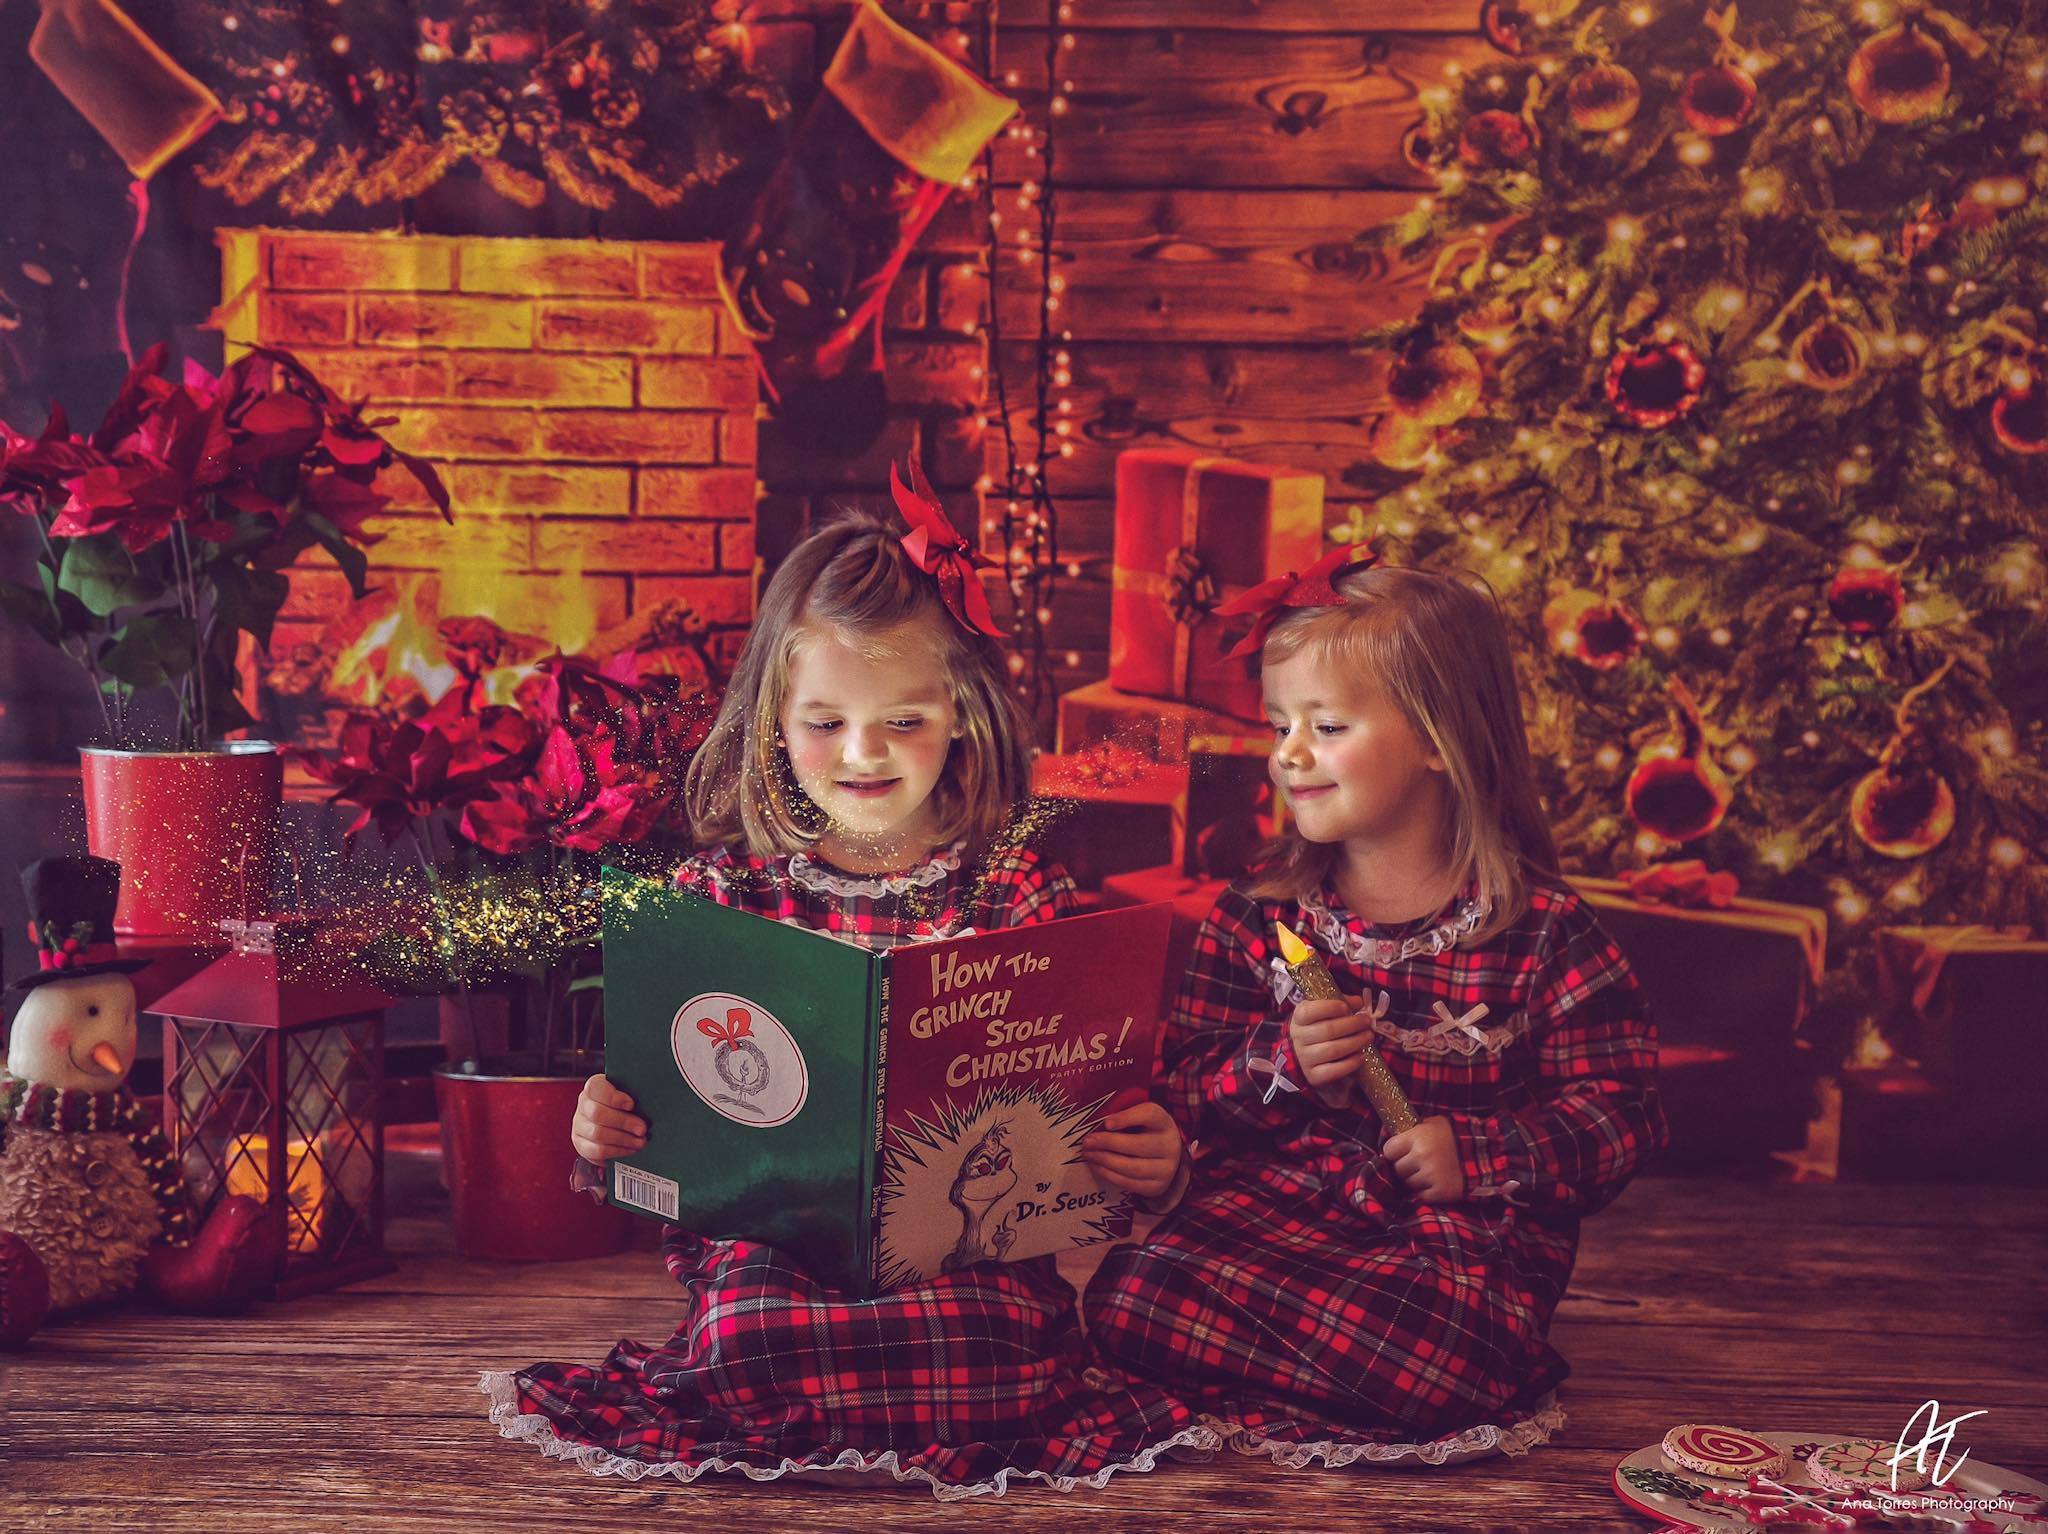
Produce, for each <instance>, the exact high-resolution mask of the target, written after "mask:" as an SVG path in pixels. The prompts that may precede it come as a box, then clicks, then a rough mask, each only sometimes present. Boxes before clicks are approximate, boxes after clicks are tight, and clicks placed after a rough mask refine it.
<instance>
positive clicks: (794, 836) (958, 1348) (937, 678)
mask: <svg viewBox="0 0 2048 1534" xmlns="http://www.w3.org/2000/svg"><path fill="white" fill-rule="evenodd" d="M897 502H898V505H899V506H900V507H901V508H902V510H903V512H904V514H905V516H906V517H907V518H908V519H909V520H910V522H911V524H912V527H913V531H912V532H911V533H910V534H909V535H907V536H906V535H904V534H902V533H900V532H898V531H896V530H893V529H892V528H890V527H889V526H888V525H887V524H885V523H883V522H881V521H879V520H876V519H874V518H866V517H851V518H848V519H846V520H843V521H839V522H836V523H833V524H831V525H829V526H826V527H824V528H822V529H820V530H819V531H817V532H815V533H813V534H812V535H811V536H810V537H808V538H806V539H805V540H804V541H803V542H802V543H800V544H799V545H798V546H797V547H796V548H795V549H794V550H792V551H791V553H790V555H789V556H788V558H787V559H786V560H785V561H784V562H783V564H782V565H781V567H780V568H779V569H778V570H777V572H776V574H775V577H774V579H773V580H771V581H770V582H769V584H768V589H767V591H766V592H765V593H764V594H763V597H762V600H761V610H760V614H759V616H758V618H757V619H756V621H755V624H754V627H753V630H752V632H751V633H750V634H749V635H748V637H747V641H746V644H745V646H744V647H743V648H742V650H741V652H740V656H739V659H738V662H737V664H736V665H735V668H734V672H733V677H732V683H731V686H730V688H729V690H728V692H727V694H726V697H725V702H724V705H723V707H722V708H721V710H720V713H719V715H718V718H717V720H716V722H715V723H714V725H713V727H712V730H711V733H710V735H709V737H708V738H707V739H706V741H705V743H704V745H703V747H702V748H701V749H700V750H699V752H698V754H697V756H696V758H695V760H694V761H693V762H692V763H691V766H690V772H689V777H688V780H687V796H688V801H689V809H690V815H691V820H692V823H693V826H694V829H695V832H696V835H697V839H698V841H699V843H700V844H701V845H705V846H707V847H709V848H710V849H711V850H709V851H708V852H706V853H704V854H703V855H701V856H699V857H697V858H694V859H693V860H691V861H690V862H689V863H688V864H686V865H685V866H684V867H683V868H682V869H681V870H680V871H679V872H678V874H677V880H678V882H679V883H681V884H682V885H684V886H685V887H687V888H690V889H693V890H696V891H697V892H699V893H701V894H702V895H704V896H706V897H707V898H709V899H711V900H715V901H718V902H719V903H720V904H723V905H733V906H740V907H743V908H745V909H746V910H749V911H753V912H755V913H756V914H759V915H763V916H769V917H773V918H775V919H777V920H780V921H788V922H798V923H801V924H803V925H805V926H808V927H813V928H817V929H819V930H821V931H828V932H833V933H838V934H840V935H842V936H844V937H847V938H849V939H851V940H853V941H856V942H860V943H863V944H865V945H868V946H870V947H874V948H884V947H893V946H895V945H897V944H899V943H903V942H907V941H910V940H912V939H915V938H917V937H920V936H924V937H929V936H931V935H933V934H935V933H952V932H957V931H959V930H961V929H963V928H966V927H973V928H975V929H978V930H988V929H990V928H998V927H1014V926H1022V925H1025V924H1028V923H1033V922H1044V921H1050V920H1053V919H1054V918H1056V917H1058V916H1061V915H1065V914H1068V913H1069V911H1070V910H1071V909H1072V904H1073V893H1074V891H1073V884H1072V882H1071V881H1070V880H1069V879H1068V878H1067V876H1066V875H1065V873H1064V872H1062V871H1061V870H1060V869H1059V868H1058V867H1057V866H1056V865H1052V864H1048V863H1047V862H1045V861H1044V860H1042V859H1041V858H1039V857H1038V856H1037V855H1036V854H1035V853H1033V852H1032V851H1031V850H1030V849H1028V848H1026V847H1022V846H1019V845H1016V844H1014V842H1013V841H1009V840H1008V839H1006V838H1005V837H1004V835H1003V832H1004V827H1005V824H1006V822H1007V821H1008V819H1009V817H1010V813H1011V810H1012V808H1013V807H1014V805H1015V804H1016V803H1017V801H1019V800H1020V799H1021V798H1022V797H1023V796H1024V794H1025V792H1026V785H1027V782H1028V776H1029V774H1028V755H1027V750H1028V748H1027V746H1026V728H1025V725H1024V722H1023V720H1022V718H1021V715H1020V713H1019V710H1018V709H1017V706H1016V703H1015V701H1014V699H1013V697H1012V694H1011V692H1010V689H1009V687H1008V685H1007V683H1006V676H1007V670H1006V667H1005V665H1004V663H1003V657H1002V652H1001V650H1000V649H999V647H998V646H997V644H996V642H995V639H994V637H993V636H994V635H995V633H996V632H997V630H996V628H995V624H994V622H993V620H992V618H991V617H990V615H989V611H988V607H987V604H986V601H985V600H984V599H983V598H982V595H981V589H980V586H979V584H978V577H977V575H976V573H975V571H974V569H973V566H972V563H971V561H970V559H969V557H968V555H967V553H966V550H965V547H964V545H963V544H962V543H961V540H960V538H959V536H958V534H957V533H955V532H954V530H953V529H952V527H951V526H949V525H948V524H947V522H946V520H945V516H944V513H943V512H942V511H941V510H940V508H939V506H938V503H937V502H936V500H933V499H931V497H930V494H929V492H928V491H927V490H925V488H924V486H923V485H922V483H921V481H918V482H917V487H916V490H915V491H911V490H906V489H904V488H903V487H902V486H901V485H899V486H898V487H897ZM1103 1123H1104V1127H1103V1129H1102V1130H1101V1131H1100V1132H1098V1133H1097V1134H1096V1135H1095V1136H1093V1137H1091V1139H1090V1140H1089V1141H1088V1142H1084V1156H1085V1158H1086V1159H1087V1160H1089V1161H1090V1162H1091V1164H1092V1165H1093V1166H1094V1168H1095V1171H1096V1175H1097V1176H1098V1177H1099V1178H1101V1179H1102V1180H1103V1181H1105V1182H1109V1183H1113V1184H1114V1185H1116V1186H1118V1187H1121V1188H1125V1189H1128V1190H1130V1191H1131V1192H1133V1193H1135V1194H1138V1195H1140V1196H1141V1197H1142V1196H1145V1195H1152V1194H1158V1193H1160V1192H1162V1191H1163V1190H1164V1189H1165V1188H1166V1186H1167V1184H1168V1182H1169V1181H1170V1180H1171V1178H1172V1176H1173V1173H1174V1168H1175V1165H1176V1162H1177V1160H1178V1156H1179V1136H1178V1133H1177V1131H1176V1130H1175V1129H1174V1127H1173V1123H1172V1120H1171V1119H1170V1118H1169V1117H1168V1115H1167V1113H1166V1111H1165V1110H1164V1109H1162V1108H1160V1107H1159V1106H1157V1105H1156V1104H1151V1103H1147V1104H1142V1105H1140V1106H1138V1107H1135V1108H1131V1109H1128V1110H1125V1111H1123V1112H1121V1113H1113V1114H1110V1115H1108V1116H1107V1117H1106V1118H1105V1119H1104V1121H1103ZM572 1139H573V1143H574V1146H575V1150H576V1153H577V1155H578V1156H579V1157H581V1158H582V1164H581V1165H580V1166H579V1168H578V1170H579V1174H580V1176H579V1182H580V1184H581V1185H584V1186H591V1187H596V1186H598V1185H599V1184H600V1182H601V1175H600V1174H599V1173H598V1172H597V1167H598V1166H599V1165H601V1164H602V1163H603V1162H604V1161H606V1160H608V1159H610V1158H612V1157H614V1156H621V1155H628V1154H630V1153H631V1152H633V1151H635V1150H637V1149H639V1148H640V1147H641V1146H642V1145H643V1144H644V1143H645V1140H646V1125H645V1123H644V1122H643V1121H642V1120H641V1118H640V1117H639V1116H638V1115H637V1114H636V1113H635V1112H634V1104H633V1102H632V1101H631V1099H630V1098H628V1097H627V1096H626V1094H625V1093H623V1092H622V1091H620V1090H619V1089H618V1088H616V1087H614V1086H613V1085H611V1083H609V1082H608V1081H607V1080H606V1079H605V1078H604V1077H603V1076H593V1077H591V1078H590V1080H589V1081H588V1082H587V1083H586V1084H585V1086H584V1091H583V1097H582V1100H581V1102H580V1103H579V1104H578V1107H577V1114H576V1121H575V1126H574V1131H573V1135H572ZM662 1256H663V1258H664V1260H665V1261H666V1263H667V1265H668V1269H669V1272H670V1273H671V1274H673V1275H674V1277H675V1279H676V1282H677V1283H678V1284H680V1285H681V1286H682V1287H683V1290H684V1292H685V1295H686V1302H685V1309H684V1314H683V1318H682V1321H681V1324H680V1325H679V1327H678V1328H677V1330H676V1333H675V1335H674V1336H673V1337H672V1338H671V1339H670V1340H669V1341H668V1342H667V1343H666V1344H665V1345H663V1346H660V1347H645V1346H642V1345H640V1344H639V1343H635V1342H631V1341H627V1342H621V1343H620V1344H619V1345H618V1347H617V1348H616V1349H614V1350H613V1352H612V1354H611V1356H610V1357H609V1358H608V1359H606V1360H605V1362H604V1363H603V1364H602V1365H600V1366H599V1367H597V1368H587V1367H582V1366H578V1365H573V1364H535V1365H533V1366H531V1367H529V1368H526V1369H523V1370H520V1371H518V1372H517V1373H513V1374H498V1375H487V1376H486V1377H485V1382H484V1383H485V1388H486V1390H487V1391H488V1393H489V1394H490V1395H491V1398H492V1413H491V1415H492V1419H493V1420H494V1421H496V1422H497V1423H498V1424H499V1427H500V1429H501V1430H502V1431H503V1432H504V1434H505V1435H506V1436H508V1437H515V1438H524V1439H527V1440H529V1441H532V1442H534V1443H537V1444H538V1445H540V1447H541V1448H542V1449H543V1450H544V1451H545V1452H547V1453H549V1454H552V1455H557V1456H562V1457H573V1458H575V1459H577V1460H578V1461H580V1462H581V1463H582V1464H584V1465H585V1466H586V1467H587V1468H589V1469H591V1470H593V1471H595V1472H597V1473H600V1474H622V1475H627V1476H632V1477H638V1476H643V1475H653V1474H671V1475H675V1476H677V1477H678V1478H679V1479H682V1480H686V1481H687V1480H692V1479H694V1478H695V1477H696V1476H698V1475H699V1474H702V1473H703V1472H704V1471H706V1470H743V1471H745V1472H746V1473H748V1474H749V1475H751V1476H754V1477H755V1478H757V1479H759V1478H766V1477H772V1476H778V1475H782V1474H784V1473H786V1472H789V1471H792V1470H805V1471H817V1470H820V1469H831V1468H837V1469H852V1470H869V1469H884V1470H888V1471H891V1472H893V1473H894V1475H895V1476H896V1478H897V1479H899V1480H903V1479H918V1480H923V1481H927V1482H929V1483H930V1484H931V1485H932V1486H933V1488H934V1490H935V1491H937V1492H938V1494H939V1495H941V1496H949V1495H951V1496H959V1495H967V1494H970V1493H972V1492H974V1491H998V1492H999V1491H1001V1490H1002V1488H1003V1484H1004V1481H1005V1479H1006V1478H1008V1477H1012V1476H1017V1477H1027V1476H1028V1477H1038V1478H1042V1479H1045V1480H1047V1481H1051V1482H1053V1483H1054V1484H1057V1485H1060V1486H1062V1487H1070V1486H1072V1485H1076V1484H1079V1483H1081V1482H1083V1481H1086V1482H1090V1483H1092V1484H1096V1485H1100V1484H1101V1483H1102V1482H1103V1481H1104V1480H1106V1479H1107V1477H1108V1476H1109V1475H1110V1474H1111V1473H1112V1472H1113V1471H1115V1470H1118V1469H1122V1468H1126V1467H1133V1466H1137V1467H1144V1466H1149V1465H1150V1463H1151V1461H1152V1458H1153V1457H1154V1456H1155V1455H1156V1454H1157V1453H1158V1452H1159V1451H1160V1449H1162V1448H1163V1447H1166V1446H1168V1445H1170V1444H1172V1443H1174V1442H1193V1441H1195V1436H1196V1435H1195V1434H1194V1433H1193V1431H1192V1430H1191V1426H1190V1424H1191V1419H1190V1418H1189V1416H1188V1415H1187V1412H1186V1409H1185V1408H1184V1407H1182V1406H1181V1405H1180V1404H1179V1403H1178V1402H1177V1401H1176V1400H1175V1399H1173V1398H1172V1397H1171V1396H1169V1395H1168V1394H1166V1393H1165V1392H1164V1391H1163V1390H1160V1389H1159V1388H1157V1387H1153V1386H1145V1385H1137V1386H1132V1387H1129V1388H1114V1387H1113V1388H1110V1389H1107V1390H1102V1389H1097V1388H1095V1387H1094V1386H1093V1385H1091V1384H1089V1383H1087V1382H1084V1380H1083V1378H1082V1367H1081V1333H1080V1323H1079V1318H1078V1315H1077V1313H1076V1310H1075V1306H1074V1294H1073V1290H1072V1288H1071V1286H1070V1285H1068V1284H1067V1283H1066V1281H1065V1280H1064V1279H1062V1278H1061V1277H1060V1276H1059V1275H1058V1273H1057V1272H1056V1271H1055V1269H1054V1266H1053V1260H1052V1259H1051V1258H1050V1257H1046V1258H1040V1259H1035V1260H1032V1261H1026V1262H1015V1263H1009V1264H1001V1263H983V1264H980V1265H971V1264H968V1263H964V1262H963V1263H962V1264H960V1265H958V1266H956V1267H955V1268H953V1269H952V1270H951V1271H948V1272H945V1273H944V1274H942V1275H941V1276H940V1277H938V1278H935V1279H932V1280H930V1281H928V1282H923V1283H918V1284H914V1285H911V1286H909V1287H906V1288H902V1289H897V1290H894V1291H891V1292H889V1293H887V1294H885V1295H882V1296H881V1297H879V1298H877V1299H874V1300H872V1301H859V1300H854V1299H851V1298H848V1297H846V1296H843V1295H839V1294H836V1293H833V1292H831V1291H829V1290H826V1289H825V1288H823V1287H822V1286H820V1285H819V1284H817V1283H816V1282H814V1281H813V1280H812V1279H811V1278H810V1277H808V1276H807V1275H806V1274H805V1273H804V1271H803V1270H802V1268H801V1267H800V1266H799V1264H798V1261H797V1260H796V1259H795V1258H793V1257H792V1256H791V1255H789V1254H787V1253H785V1252H781V1251H778V1250H775V1249H773V1248H771V1247H768V1246H765V1245H762V1244H759V1243H756V1242H751V1241H746V1240H711V1239H707V1238H706V1237H704V1236H702V1235H699V1234H696V1233H693V1232H690V1231H686V1230H681V1229H678V1228H675V1227H673V1226H671V1227H668V1228H666V1230H665V1231H664V1239H663V1244H662Z"/></svg>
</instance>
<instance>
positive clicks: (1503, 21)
mask: <svg viewBox="0 0 2048 1534" xmlns="http://www.w3.org/2000/svg"><path fill="white" fill-rule="evenodd" d="M1535 28H1536V18H1535V17H1533V16H1531V15H1530V14H1529V13H1528V12H1527V11H1525V10H1523V9H1522V8H1521V7H1520V6H1518V5H1513V4H1510V3H1507V0H1486V3H1485V4H1484V5H1482V6H1481V7H1480V8H1479V31H1480V34H1481V35H1482V36H1484V37H1485V39H1486V40H1487V41H1488V42H1489V43H1491V44H1493V46H1494V47H1496V48H1498V49H1499V50H1500V51H1501V52H1502V53H1505V54H1507V55H1508V56H1509V57H1511V58H1520V57H1521V56H1522V49H1523V48H1524V47H1525V46H1526V44H1527V40H1528V37H1529V34H1530V33H1531V32H1532V31H1534V30H1535Z"/></svg>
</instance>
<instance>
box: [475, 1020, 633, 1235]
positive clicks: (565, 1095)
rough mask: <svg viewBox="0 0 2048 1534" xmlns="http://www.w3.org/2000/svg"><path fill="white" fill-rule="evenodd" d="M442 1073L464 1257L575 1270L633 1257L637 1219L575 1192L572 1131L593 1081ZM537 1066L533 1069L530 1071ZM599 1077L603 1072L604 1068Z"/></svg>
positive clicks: (500, 1065)
mask: <svg viewBox="0 0 2048 1534" xmlns="http://www.w3.org/2000/svg"><path fill="white" fill-rule="evenodd" d="M520 1063H521V1062H515V1061H492V1060H486V1061H484V1062H483V1065H484V1069H485V1070H486V1071H490V1070H494V1069H495V1070H500V1071H503V1072H505V1074H498V1075H474V1076H472V1075H469V1074H467V1073H465V1072H460V1071H454V1070H450V1069H448V1068H447V1067H445V1066H444V1067H442V1068H441V1069H439V1070H437V1071H435V1072H434V1097H435V1100H436V1101H437V1102H438V1103H439V1104H440V1108H441V1156H442V1164H443V1168H444V1170H445V1172H446V1174H447V1180H448V1197H449V1200H450V1202H451V1203H452V1204H453V1206H454V1211H455V1249H456V1250H457V1251H458V1252H460V1253H461V1254H462V1255H463V1256H464V1257H483V1258H489V1259H492V1260H494V1261H500V1262H567V1261H572V1260H574V1259H576V1258H581V1257H608V1256H610V1255H611V1254H612V1253H614V1252H618V1251H623V1250H624V1249H625V1246H626V1243H627V1241H628V1240H630V1239H631V1237H632V1233H633V1225H634V1221H635V1217H634V1216H633V1215H630V1214H628V1213H626V1212H625V1211H624V1210H623V1209H614V1208H612V1207H611V1206H610V1205H609V1204H600V1203H598V1202H597V1200H596V1199H594V1198H593V1197H591V1195H590V1194H588V1193H572V1192H570V1191H569V1169H570V1166H571V1164H572V1163H573V1161H574V1159H575V1154H576V1153H575V1152H574V1151H573V1150H571V1149H570V1148H569V1126H570V1123H571V1122H572V1121H573V1120H574V1119H575V1117H576V1098H577V1095H578V1094H579V1093H581V1092H582V1090H583V1080H584V1076H587V1075H588V1074H589V1072H588V1071H586V1072H584V1073H583V1075H577V1076H531V1075H519V1074H513V1071H515V1070H516V1069H517V1068H518V1065H519V1064H520ZM525 1063H527V1064H530V1063H531V1062H525ZM592 1069H593V1070H594V1069H596V1067H595V1066H593V1067H592Z"/></svg>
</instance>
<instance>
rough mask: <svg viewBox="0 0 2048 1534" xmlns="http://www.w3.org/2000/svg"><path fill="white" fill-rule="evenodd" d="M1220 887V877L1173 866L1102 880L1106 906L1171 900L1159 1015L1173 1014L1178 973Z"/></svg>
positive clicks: (1184, 967)
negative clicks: (1196, 874)
mask: <svg viewBox="0 0 2048 1534" xmlns="http://www.w3.org/2000/svg"><path fill="white" fill-rule="evenodd" d="M1223 886H1224V881H1223V880H1221V879H1199V878H1191V877H1190V876H1188V875H1187V874H1184V873H1182V872H1181V871H1180V869H1178V868H1175V867H1172V866H1168V867H1165V868H1140V869H1136V870H1134V871H1132V872H1130V873H1123V874H1115V875H1112V876H1111V877H1110V878H1107V879H1105V880H1103V881H1102V903H1103V904H1104V905H1106V906H1120V905H1148V904H1150V903H1151V902H1152V901H1155V900H1170V901H1172V902H1173V927H1172V930H1171V933H1170V935H1169V936H1168V938H1167V940H1166V974H1165V976H1164V978H1163V980H1162V983H1161V986H1160V992H1159V1015H1160V1016H1161V1017H1168V1016H1171V1015H1172V1012H1173V1002H1174V998H1175V997H1176V996H1177V995H1179V994H1180V981H1181V976H1183V975H1185V974H1186V973H1187V972H1188V961H1189V960H1190V959H1192V958H1193V957H1194V953H1195V934H1196V933H1197V932H1199V931H1200V930H1201V927H1202V918H1203V917H1205V916H1207V915H1208V914H1209V911H1210V908H1211V907H1212V906H1214V905H1215V904H1216V897H1217V896H1218V895H1220V894H1222V893H1223ZM1162 1031H1163V1030H1162Z"/></svg>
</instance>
